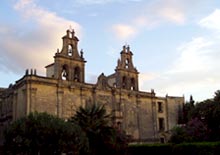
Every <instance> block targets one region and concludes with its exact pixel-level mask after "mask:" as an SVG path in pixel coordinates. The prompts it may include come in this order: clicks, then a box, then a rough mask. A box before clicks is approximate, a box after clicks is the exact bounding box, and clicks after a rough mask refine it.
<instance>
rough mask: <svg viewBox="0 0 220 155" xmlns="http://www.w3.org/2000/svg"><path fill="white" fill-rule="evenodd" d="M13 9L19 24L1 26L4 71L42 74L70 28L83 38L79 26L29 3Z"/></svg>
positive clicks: (22, 3)
mask: <svg viewBox="0 0 220 155" xmlns="http://www.w3.org/2000/svg"><path fill="white" fill-rule="evenodd" d="M14 9H15V10H16V11H17V12H18V13H20V15H21V16H22V19H20V22H19V23H17V25H11V26H8V25H7V26H6V25H1V26H0V27H1V28H0V34H1V35H2V37H1V38H2V39H0V46H1V51H0V52H1V53H2V59H0V64H4V65H0V66H1V69H3V70H5V71H6V70H7V71H11V72H13V73H18V72H21V70H25V69H26V68H32V67H33V68H36V69H37V70H38V72H39V73H40V74H43V73H44V71H45V69H44V66H45V65H47V64H50V63H52V62H53V55H54V53H55V52H56V49H57V48H61V46H62V45H61V44H62V40H61V37H62V36H63V35H65V33H66V32H65V30H66V29H67V28H68V27H69V25H71V26H72V27H73V28H74V29H75V31H76V34H77V35H82V34H81V26H80V25H79V24H78V23H76V22H74V21H70V20H67V19H64V18H62V17H59V16H57V15H56V13H54V12H50V11H48V10H45V9H43V8H41V7H39V6H37V5H36V4H35V3H34V1H32V0H20V1H18V2H17V3H16V4H15V5H14ZM23 27H25V29H24V28H23ZM8 29H10V31H7V30H8ZM11 62H13V63H11ZM3 66H4V67H3Z"/></svg>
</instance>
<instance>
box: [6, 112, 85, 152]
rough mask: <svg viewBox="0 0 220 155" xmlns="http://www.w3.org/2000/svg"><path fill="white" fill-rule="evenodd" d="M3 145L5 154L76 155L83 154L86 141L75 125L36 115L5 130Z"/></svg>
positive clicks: (31, 115) (40, 114)
mask: <svg viewBox="0 0 220 155" xmlns="http://www.w3.org/2000/svg"><path fill="white" fill-rule="evenodd" d="M4 146H5V151H6V154H31V155H37V154H61V153H62V152H65V153H71V152H72V153H74V154H77V153H79V152H82V151H83V152H86V150H87V148H88V140H87V138H86V137H85V135H84V134H83V133H82V131H81V128H80V127H79V126H77V125H75V124H71V123H69V122H65V121H64V120H62V119H60V118H58V117H55V116H52V115H49V114H47V113H37V112H36V113H31V114H29V115H28V116H27V117H24V118H21V119H19V120H17V121H15V122H13V123H12V124H11V125H10V126H9V127H8V128H7V129H6V131H5V143H4Z"/></svg>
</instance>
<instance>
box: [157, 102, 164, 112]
mask: <svg viewBox="0 0 220 155" xmlns="http://www.w3.org/2000/svg"><path fill="white" fill-rule="evenodd" d="M157 104H158V112H161V113H162V112H163V103H162V102H157Z"/></svg>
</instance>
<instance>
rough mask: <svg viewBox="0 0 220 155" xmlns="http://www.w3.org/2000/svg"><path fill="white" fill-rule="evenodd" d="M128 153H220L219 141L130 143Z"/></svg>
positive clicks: (143, 154)
mask: <svg viewBox="0 0 220 155" xmlns="http://www.w3.org/2000/svg"><path fill="white" fill-rule="evenodd" d="M128 154H129V155H220V142H201V143H181V144H171V143H168V144H131V145H129V147H128Z"/></svg>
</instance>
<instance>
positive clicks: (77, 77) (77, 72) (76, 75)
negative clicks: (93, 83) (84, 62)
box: [73, 67, 80, 82]
mask: <svg viewBox="0 0 220 155" xmlns="http://www.w3.org/2000/svg"><path fill="white" fill-rule="evenodd" d="M73 78H74V81H76V82H80V68H79V67H75V68H74V77H73Z"/></svg>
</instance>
